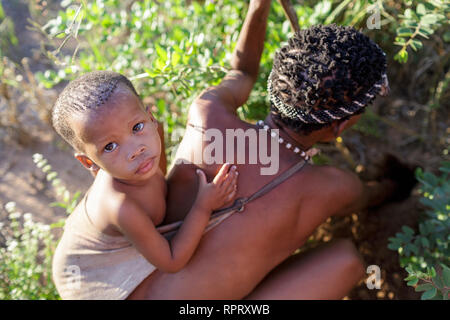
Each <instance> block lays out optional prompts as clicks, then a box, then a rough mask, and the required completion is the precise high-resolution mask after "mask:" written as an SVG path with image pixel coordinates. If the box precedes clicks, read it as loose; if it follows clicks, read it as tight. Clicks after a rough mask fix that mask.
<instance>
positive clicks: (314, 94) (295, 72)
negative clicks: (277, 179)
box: [268, 24, 387, 134]
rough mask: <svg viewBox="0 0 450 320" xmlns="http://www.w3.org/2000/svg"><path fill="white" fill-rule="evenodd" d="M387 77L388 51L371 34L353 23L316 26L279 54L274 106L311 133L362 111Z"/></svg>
mask: <svg viewBox="0 0 450 320" xmlns="http://www.w3.org/2000/svg"><path fill="white" fill-rule="evenodd" d="M327 77H329V79H326V80H325V78H327ZM385 80H387V78H386V58H385V53H384V52H383V51H382V50H381V49H380V47H379V46H378V45H377V44H375V43H374V42H373V41H372V40H370V39H369V38H368V37H367V36H365V35H364V34H362V33H360V32H358V31H356V30H355V29H354V28H352V27H340V26H337V25H335V24H332V25H328V26H322V25H319V26H314V27H311V28H309V29H305V30H301V31H299V32H297V33H296V34H295V35H294V37H293V38H291V39H289V42H288V44H287V45H286V46H284V47H282V48H281V49H280V50H278V51H277V53H276V54H275V57H274V63H273V68H272V72H271V74H270V76H269V79H268V92H269V98H270V101H271V111H272V114H273V115H274V118H275V120H279V121H281V122H283V123H285V124H287V125H288V126H290V127H291V128H292V129H294V130H296V131H302V132H303V133H306V134H307V133H309V132H311V131H313V130H317V129H320V128H323V127H326V126H329V125H330V124H331V123H332V122H333V121H335V120H341V119H347V118H349V117H350V116H353V115H355V114H358V113H361V112H363V111H364V107H365V106H366V105H368V104H370V103H371V102H372V101H373V100H374V98H375V96H376V95H377V94H378V93H379V92H380V90H381V85H382V83H383V82H384V81H385ZM346 98H347V100H350V102H348V101H346Z"/></svg>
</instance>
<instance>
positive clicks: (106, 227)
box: [87, 174, 166, 236]
mask: <svg viewBox="0 0 450 320" xmlns="http://www.w3.org/2000/svg"><path fill="white" fill-rule="evenodd" d="M125 193H126V194H127V196H126V198H128V199H127V201H133V202H134V203H135V204H137V205H138V206H139V207H140V209H141V210H142V212H144V213H145V214H146V215H147V216H148V217H149V219H151V220H152V222H153V224H154V225H155V226H157V225H159V224H160V223H161V222H162V221H163V220H164V217H165V212H166V182H165V178H164V176H163V175H162V174H161V176H160V177H158V178H157V179H153V180H152V182H151V183H149V184H148V185H145V186H142V187H138V188H133V189H132V190H127V191H126V192H125ZM94 202H95V200H94ZM99 202H100V203H101V201H99ZM88 207H89V206H88ZM88 209H89V208H88ZM91 209H93V210H87V211H88V215H89V218H90V220H91V222H92V223H93V224H94V226H95V227H96V228H97V229H98V230H100V231H101V232H102V233H105V234H107V235H110V236H122V235H123V234H122V233H121V232H120V231H119V230H118V229H117V227H116V226H115V225H114V224H113V223H112V222H111V221H109V218H108V216H109V215H108V214H105V212H103V209H102V207H101V206H96V208H91ZM95 209H97V210H95Z"/></svg>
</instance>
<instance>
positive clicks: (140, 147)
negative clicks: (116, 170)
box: [129, 146, 146, 160]
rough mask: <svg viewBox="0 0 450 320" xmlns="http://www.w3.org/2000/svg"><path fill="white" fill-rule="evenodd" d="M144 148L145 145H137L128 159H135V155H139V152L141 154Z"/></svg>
mask: <svg viewBox="0 0 450 320" xmlns="http://www.w3.org/2000/svg"><path fill="white" fill-rule="evenodd" d="M145 150H146V147H145V146H139V147H138V148H137V149H136V151H135V152H133V153H132V154H131V155H130V157H129V159H130V160H134V159H136V157H137V156H139V155H140V154H142V153H143V152H144V151H145Z"/></svg>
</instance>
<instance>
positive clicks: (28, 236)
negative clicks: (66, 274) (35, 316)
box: [0, 154, 80, 300]
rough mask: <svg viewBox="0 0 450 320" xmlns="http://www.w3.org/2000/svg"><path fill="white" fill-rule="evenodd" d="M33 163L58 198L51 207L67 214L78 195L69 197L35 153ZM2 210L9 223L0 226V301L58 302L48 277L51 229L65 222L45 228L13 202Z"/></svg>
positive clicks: (52, 243)
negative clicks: (59, 208) (60, 209)
mask: <svg viewBox="0 0 450 320" xmlns="http://www.w3.org/2000/svg"><path fill="white" fill-rule="evenodd" d="M33 161H34V162H35V164H36V166H37V167H38V168H41V170H42V171H43V172H44V173H45V174H46V179H47V181H49V182H51V184H52V186H53V188H54V189H55V191H56V194H57V197H58V198H61V201H59V202H55V203H53V204H52V206H59V207H62V208H64V209H65V210H66V212H67V214H70V213H71V212H72V211H73V210H74V209H75V207H76V205H77V203H78V197H79V196H80V193H79V192H77V193H75V194H74V195H73V196H71V195H70V193H69V191H68V190H67V189H66V187H65V186H64V185H63V184H62V182H61V180H60V179H58V178H57V175H58V174H57V173H56V172H54V171H52V170H51V166H50V165H49V164H48V162H47V160H46V159H45V158H44V157H43V156H42V155H41V154H35V155H34V156H33ZM4 209H5V210H6V212H7V213H8V219H9V223H8V224H6V225H5V224H0V237H1V240H3V241H1V242H0V261H2V263H1V264H0V300H5V299H13V300H17V299H27V300H28V299H59V295H58V293H57V291H56V288H55V285H54V284H53V281H52V278H51V277H52V258H53V253H54V251H55V249H56V246H57V243H58V241H57V240H56V239H55V237H54V235H53V234H52V230H53V229H55V228H59V227H63V226H64V221H65V219H61V220H60V221H59V222H57V223H54V224H52V225H46V224H43V223H40V222H35V221H33V215H32V214H31V213H25V214H23V215H22V213H21V212H19V211H18V210H17V207H16V203H15V202H8V203H7V204H6V205H5V208H4ZM21 217H23V219H21ZM3 245H4V246H3Z"/></svg>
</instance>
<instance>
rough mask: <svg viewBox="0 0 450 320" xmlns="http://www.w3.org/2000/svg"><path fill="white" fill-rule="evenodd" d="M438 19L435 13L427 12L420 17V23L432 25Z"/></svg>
mask: <svg viewBox="0 0 450 320" xmlns="http://www.w3.org/2000/svg"><path fill="white" fill-rule="evenodd" d="M437 21H438V17H437V16H436V15H434V14H427V15H425V16H423V17H422V18H421V19H420V23H421V24H423V25H432V24H435V23H436V22H437Z"/></svg>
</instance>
